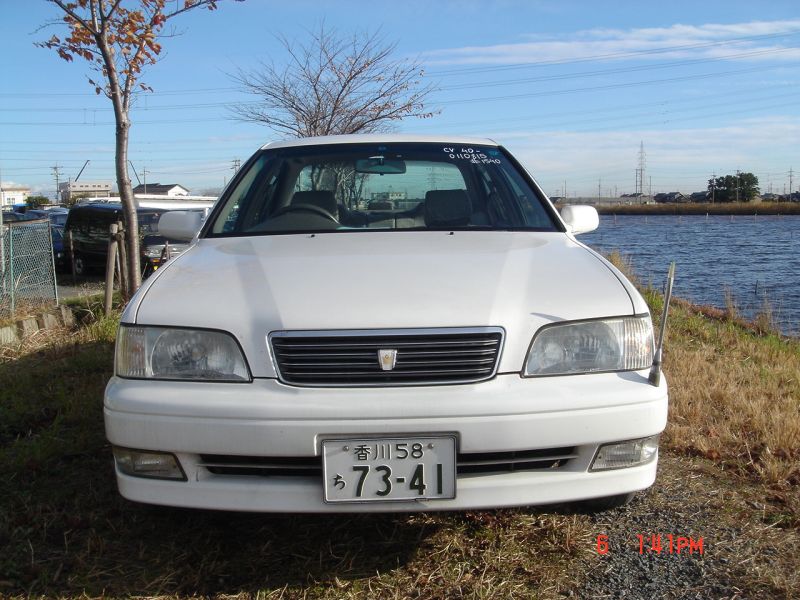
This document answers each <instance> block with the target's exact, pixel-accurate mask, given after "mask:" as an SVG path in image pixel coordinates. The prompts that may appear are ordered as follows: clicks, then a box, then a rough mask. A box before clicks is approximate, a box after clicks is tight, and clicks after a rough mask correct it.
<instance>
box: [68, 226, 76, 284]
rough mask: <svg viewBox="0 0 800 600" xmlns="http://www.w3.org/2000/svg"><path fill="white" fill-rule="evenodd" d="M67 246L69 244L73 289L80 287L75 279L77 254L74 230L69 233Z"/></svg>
mask: <svg viewBox="0 0 800 600" xmlns="http://www.w3.org/2000/svg"><path fill="white" fill-rule="evenodd" d="M67 244H69V262H70V267H71V268H70V271H72V287H78V279H77V278H76V277H75V252H74V250H73V247H72V229H70V230H69V231H68V232H67Z"/></svg>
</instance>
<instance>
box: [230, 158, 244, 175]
mask: <svg viewBox="0 0 800 600" xmlns="http://www.w3.org/2000/svg"><path fill="white" fill-rule="evenodd" d="M231 163H233V166H232V167H231V168H232V169H233V172H234V173H236V172H237V171H238V170H239V167H241V166H242V161H241V160H239V159H238V158H234V159H233V160H232V161H231Z"/></svg>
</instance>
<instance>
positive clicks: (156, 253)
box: [144, 247, 162, 258]
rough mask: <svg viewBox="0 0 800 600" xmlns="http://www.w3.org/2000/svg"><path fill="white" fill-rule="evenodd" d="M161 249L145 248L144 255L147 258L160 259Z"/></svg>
mask: <svg viewBox="0 0 800 600" xmlns="http://www.w3.org/2000/svg"><path fill="white" fill-rule="evenodd" d="M161 252H162V250H161V248H153V247H148V248H145V251H144V255H145V256H146V257H147V258H161Z"/></svg>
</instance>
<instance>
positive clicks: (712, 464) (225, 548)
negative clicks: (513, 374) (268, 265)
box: [0, 290, 800, 599]
mask: <svg viewBox="0 0 800 600" xmlns="http://www.w3.org/2000/svg"><path fill="white" fill-rule="evenodd" d="M647 298H648V301H649V302H651V304H652V306H653V309H654V314H659V308H660V302H661V298H660V296H659V295H658V294H657V293H655V292H654V291H652V290H650V291H647ZM84 302H85V303H84V305H83V306H84V309H85V313H84V318H83V325H82V326H81V328H80V329H78V330H77V331H73V332H63V331H62V332H60V333H54V334H53V336H52V337H50V338H47V339H41V340H38V345H33V344H31V345H29V346H26V347H23V348H19V349H17V350H15V351H14V352H13V354H7V355H5V356H3V357H0V473H3V477H1V478H0V597H29V596H31V595H34V596H47V597H50V596H54V597H70V598H71V597H80V598H83V597H104V596H130V595H137V596H146V597H168V598H184V597H197V596H201V597H223V596H224V597H236V598H248V599H249V598H259V599H261V598H269V599H271V598H275V599H277V598H330V599H333V598H337V599H338V598H368V597H369V598H371V597H378V598H406V597H415V598H452V597H470V598H557V597H563V596H564V595H565V594H567V593H568V592H569V591H570V590H579V589H580V586H581V582H582V581H583V579H584V578H586V577H595V576H601V575H593V573H597V572H598V571H597V569H600V570H602V569H603V568H605V567H604V566H603V563H602V561H600V560H599V557H598V556H597V554H596V552H595V540H596V536H597V535H598V533H603V532H604V531H608V529H607V528H608V527H610V526H611V525H610V524H609V523H608V522H604V521H602V520H600V521H597V520H594V519H592V518H591V517H588V516H586V515H582V514H574V513H572V512H570V511H569V510H562V509H553V508H552V507H551V508H548V507H544V508H542V509H535V508H531V509H518V510H498V511H472V512H464V513H452V514H449V513H444V514H438V513H431V514H413V515H403V514H398V515H392V514H389V515H356V516H307V515H279V516H272V515H258V514H234V513H222V512H208V511H193V510H178V509H169V508H164V507H149V506H145V505H139V504H134V503H130V502H127V501H125V500H124V499H122V498H121V497H120V496H119V494H118V493H117V490H116V484H115V481H114V475H113V468H112V465H111V458H110V449H109V447H108V444H107V442H106V441H105V436H104V432H103V421H102V395H103V389H104V386H105V383H106V381H107V380H108V377H109V376H110V374H111V371H112V354H113V338H114V333H115V326H116V323H117V319H118V316H115V317H112V318H103V317H102V316H100V307H99V305H98V304H97V303H96V302H94V303H93V302H92V301H88V302H86V301H84ZM665 364H666V374H667V377H668V379H669V383H670V386H671V401H672V404H671V409H670V410H671V413H670V423H669V426H668V429H667V431H666V433H665V435H664V437H663V444H664V447H665V449H666V453H665V455H664V460H663V463H662V464H663V465H665V466H664V468H665V469H668V471H667V472H665V473H663V474H662V476H660V479H659V481H658V482H657V484H656V486H655V488H653V490H652V491H651V492H649V493H648V494H647V496H646V497H645V498H643V499H642V500H640V501H639V504H638V505H637V506H639V507H640V508H638V509H636V511H637V512H635V515H634V517H633V523H634V524H633V525H630V524H628V522H627V521H624V522H623V523H625V527H634V526H636V527H646V526H648V525H647V524H648V523H649V521H646V520H644V519H645V517H643V516H641V515H656V516H657V515H667V517H666V518H667V519H668V520H667V523H673V524H674V523H678V524H681V526H685V527H688V525H686V524H687V523H698V524H696V525H693V526H694V527H697V528H702V527H703V526H705V527H707V528H708V529H706V530H705V532H704V531H703V530H702V529H699V530H698V531H699V533H705V535H707V536H710V538H709V542H710V543H712V544H713V543H716V549H717V550H716V552H715V554H716V556H717V557H727V558H725V560H726V561H727V563H725V564H726V565H727V566H725V568H726V569H729V570H730V573H729V576H730V577H733V578H734V579H735V581H736V585H738V586H739V587H740V588H741V589H743V590H744V592H743V595H742V597H782V598H790V597H794V592H796V591H797V589H798V586H800V581H798V572H800V560H798V558H797V555H796V552H795V551H794V549H796V546H797V544H798V543H800V540H799V539H798V537H799V536H798V530H800V527H798V525H799V523H798V517H797V515H798V507H797V495H798V494H797V490H798V481H797V479H796V478H797V467H798V452H800V444H799V443H798V429H797V427H798V421H799V420H800V412H799V411H798V399H800V388H798V385H799V384H798V373H800V349H799V348H798V344H797V343H796V342H792V341H789V340H786V339H783V338H780V337H778V336H777V335H773V334H764V333H758V332H756V331H754V330H753V329H748V328H742V327H741V326H740V325H739V324H737V322H736V321H732V320H729V319H727V318H725V316H724V315H720V314H712V313H710V312H708V311H705V312H704V311H702V310H699V309H697V308H695V307H691V306H689V305H686V304H685V303H680V302H678V303H676V304H675V305H674V307H673V310H672V312H671V321H670V327H669V332H668V338H667V346H666V357H665ZM676 461H677V462H676ZM676 465H677V466H676ZM676 498H678V499H679V500H677V501H676ZM701 501H702V502H710V503H711V504H709V506H710V507H711V508H710V509H709V510H712V509H713V512H712V513H711V514H713V519H711V520H710V521H711V522H709V519H708V518H707V517H706V518H701V517H697V516H695V515H696V514H699V513H698V511H699V510H700V509H699V508H698V507H697V506H698V504H697V503H698V502H701ZM636 515H638V516H636ZM608 519H609V520H610V522H613V521H615V520H617V519H619V515H618V514H616V513H612V514H611V515H610V516H609V517H608ZM656 523H658V521H656ZM712 526H713V527H714V528H716V529H713V530H712V529H710V528H711V527H712ZM673 527H675V525H673ZM626 531H627V530H626ZM698 531H694V532H693V531H689V530H685V531H683V532H682V533H686V534H689V533H698ZM731 531H732V532H733V533H730V532H731ZM633 533H635V532H633V531H632V530H631V531H628V532H627V535H629V536H630V535H633ZM664 533H666V531H665V532H664ZM675 533H681V531H675ZM715 536H716V537H715ZM725 536H728V537H725ZM712 538H713V539H712ZM711 547H712V548H713V547H714V546H713V545H712V546H711ZM654 560H658V559H654ZM664 560H666V559H664ZM664 560H662V561H661V563H659V564H661V565H667V564H668V563H666V562H664ZM681 560H683V559H681ZM655 568H657V567H655ZM669 568H672V567H669ZM700 584H702V582H699V583H698V585H700Z"/></svg>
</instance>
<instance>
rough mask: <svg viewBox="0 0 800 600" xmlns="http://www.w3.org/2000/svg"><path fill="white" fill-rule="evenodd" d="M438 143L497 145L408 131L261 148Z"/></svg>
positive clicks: (331, 137)
mask: <svg viewBox="0 0 800 600" xmlns="http://www.w3.org/2000/svg"><path fill="white" fill-rule="evenodd" d="M415 142H416V143H438V144H459V145H467V146H498V145H499V144H498V143H497V142H495V141H494V140H491V139H489V138H478V137H460V136H453V135H446V134H442V135H417V134H408V133H369V134H352V135H326V136H320V137H308V138H299V139H296V140H283V141H279V142H270V143H268V144H265V145H264V146H262V147H261V149H262V150H266V149H268V148H269V149H270V150H272V149H275V148H295V147H297V146H322V145H327V144H398V143H415Z"/></svg>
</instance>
